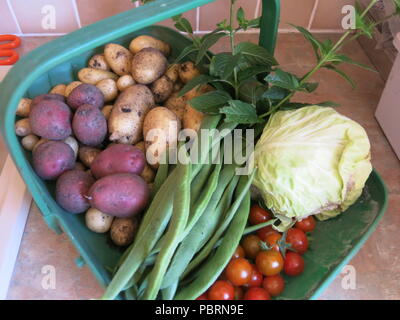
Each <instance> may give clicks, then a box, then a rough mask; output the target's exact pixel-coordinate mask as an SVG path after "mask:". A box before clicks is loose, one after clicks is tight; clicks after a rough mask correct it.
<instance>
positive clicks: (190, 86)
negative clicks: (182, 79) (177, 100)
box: [178, 74, 215, 97]
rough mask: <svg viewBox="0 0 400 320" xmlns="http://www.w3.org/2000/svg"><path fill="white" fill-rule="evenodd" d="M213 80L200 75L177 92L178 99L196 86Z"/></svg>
mask: <svg viewBox="0 0 400 320" xmlns="http://www.w3.org/2000/svg"><path fill="white" fill-rule="evenodd" d="M213 80H215V78H214V77H211V76H208V75H206V74H200V75H198V76H197V77H195V78H193V79H192V80H190V81H189V82H188V83H186V84H185V86H184V87H183V88H182V89H181V91H179V95H178V96H179V97H182V96H183V95H184V94H185V93H187V92H189V91H190V90H192V89H193V88H195V87H197V86H198V85H202V84H206V83H209V82H211V81H213Z"/></svg>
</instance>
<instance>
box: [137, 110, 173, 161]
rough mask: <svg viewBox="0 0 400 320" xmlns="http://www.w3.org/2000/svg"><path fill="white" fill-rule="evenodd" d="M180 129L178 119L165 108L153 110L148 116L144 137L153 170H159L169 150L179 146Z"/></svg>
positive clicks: (147, 156)
mask: <svg viewBox="0 0 400 320" xmlns="http://www.w3.org/2000/svg"><path fill="white" fill-rule="evenodd" d="M180 128H181V124H180V121H179V119H178V117H177V116H176V115H175V113H173V112H172V111H171V110H169V109H167V108H165V107H156V108H153V109H151V110H150V111H149V113H148V114H147V115H146V118H145V119H144V123H143V136H144V141H145V145H146V158H147V162H148V163H149V164H150V165H151V166H152V167H153V168H155V169H156V168H158V166H159V164H160V161H161V160H162V157H164V155H165V151H166V150H167V149H169V148H175V147H176V146H177V142H178V132H179V131H180Z"/></svg>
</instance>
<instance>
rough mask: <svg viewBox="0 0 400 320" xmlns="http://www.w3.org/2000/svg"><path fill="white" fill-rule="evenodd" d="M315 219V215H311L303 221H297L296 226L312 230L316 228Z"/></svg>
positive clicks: (304, 229)
mask: <svg viewBox="0 0 400 320" xmlns="http://www.w3.org/2000/svg"><path fill="white" fill-rule="evenodd" d="M316 224H317V223H316V222H315V219H314V217H313V216H309V217H307V218H305V219H303V220H301V221H297V222H296V225H295V226H296V228H298V229H300V230H303V231H304V232H311V231H313V230H314V229H315V225H316Z"/></svg>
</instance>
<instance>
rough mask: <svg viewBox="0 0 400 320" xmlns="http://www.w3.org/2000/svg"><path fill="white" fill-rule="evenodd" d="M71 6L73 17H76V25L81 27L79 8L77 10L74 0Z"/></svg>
mask: <svg viewBox="0 0 400 320" xmlns="http://www.w3.org/2000/svg"><path fill="white" fill-rule="evenodd" d="M72 7H73V8H74V14H75V19H76V22H77V23H78V27H79V28H82V23H81V16H80V14H79V10H78V6H77V4H76V0H72Z"/></svg>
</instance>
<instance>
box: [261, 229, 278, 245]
mask: <svg viewBox="0 0 400 320" xmlns="http://www.w3.org/2000/svg"><path fill="white" fill-rule="evenodd" d="M274 232H277V231H275V230H274V229H273V228H272V226H266V227H264V228H261V229H259V230H257V235H258V237H259V238H260V239H261V240H262V241H264V242H265V239H266V238H267V236H268V235H269V234H270V233H274Z"/></svg>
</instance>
